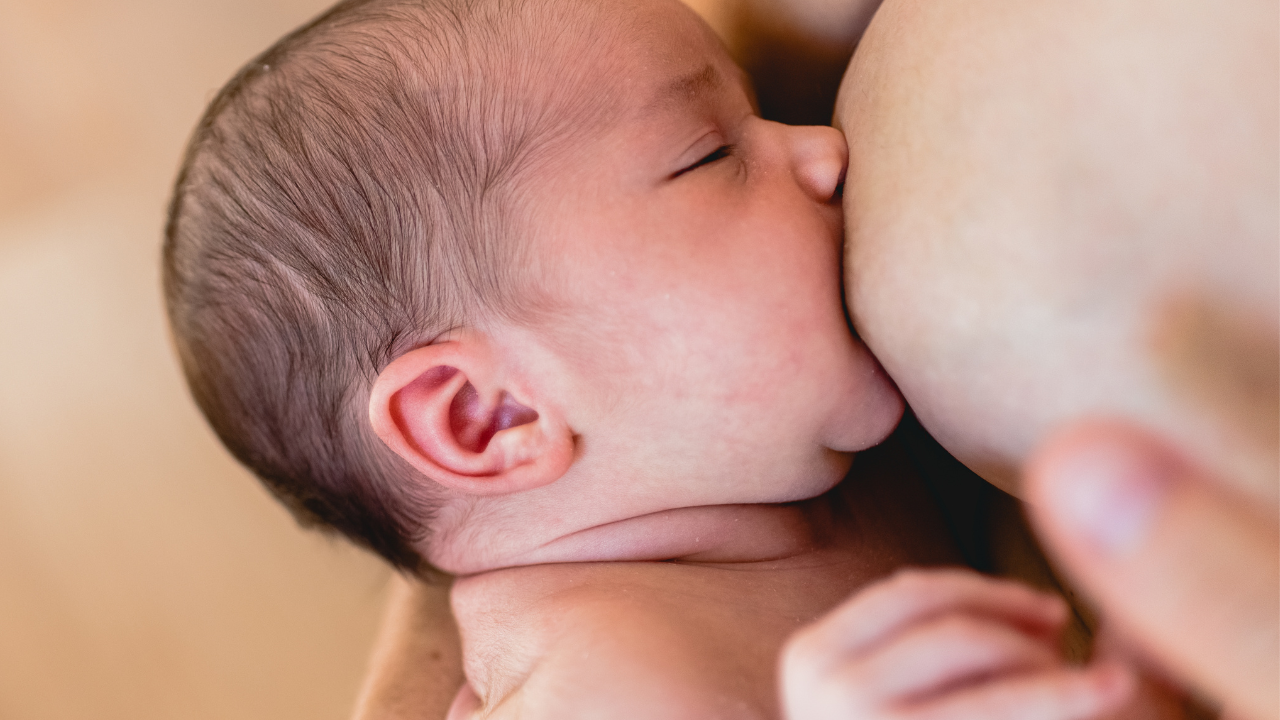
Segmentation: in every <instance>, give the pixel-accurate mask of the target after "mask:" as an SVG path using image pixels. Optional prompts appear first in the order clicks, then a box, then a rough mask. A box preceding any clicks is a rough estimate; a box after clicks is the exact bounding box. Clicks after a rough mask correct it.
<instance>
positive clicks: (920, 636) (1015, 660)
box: [832, 616, 1061, 704]
mask: <svg viewBox="0 0 1280 720" xmlns="http://www.w3.org/2000/svg"><path fill="white" fill-rule="evenodd" d="M1060 664H1061V663H1060V661H1059V660H1058V652H1057V648H1056V647H1055V646H1054V645H1052V644H1050V643H1048V642H1045V641H1043V640H1035V639H1033V638H1031V637H1029V636H1027V635H1025V634H1023V633H1020V632H1018V631H1017V630H1015V629H1013V628H1011V627H1009V626H1008V625H1004V624H1002V623H999V622H994V621H991V620H987V619H983V618H976V617H971V616H946V617H942V618H938V619H936V620H933V621H931V622H927V623H924V624H921V625H915V626H912V627H911V628H910V629H908V630H907V631H905V632H904V633H902V634H901V635H900V636H897V637H895V638H894V639H893V640H892V641H890V642H889V644H887V645H884V646H881V647H880V648H879V649H878V650H877V651H875V652H873V653H871V654H870V655H869V656H867V657H864V658H862V659H860V660H856V661H853V662H850V663H847V664H846V665H845V666H844V667H843V668H842V669H841V670H840V671H837V672H834V673H832V676H833V677H836V676H842V677H841V681H843V682H846V683H849V684H850V685H851V686H857V687H865V688H867V689H868V690H867V691H866V692H867V693H869V694H871V695H872V697H871V698H870V699H871V701H872V702H873V703H876V704H880V703H892V702H901V701H906V700H910V699H912V698H920V697H925V696H930V695H937V694H940V693H943V692H949V691H953V690H955V689H957V688H959V687H961V686H963V685H965V684H967V683H973V682H978V681H981V680H983V679H988V678H991V677H995V676H999V675H1009V674H1016V673H1024V672H1030V671H1034V670H1047V669H1049V668H1053V667H1056V666H1059V665H1060Z"/></svg>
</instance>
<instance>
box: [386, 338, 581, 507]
mask: <svg viewBox="0 0 1280 720" xmlns="http://www.w3.org/2000/svg"><path fill="white" fill-rule="evenodd" d="M495 360H496V358H494V357H493V355H492V350H491V348H490V346H489V345H488V343H486V342H485V341H484V338H483V337H481V336H479V335H476V334H471V333H462V334H459V335H458V339H455V340H448V341H444V342H440V343H436V344H433V345H427V346H425V347H420V348H417V349H415V350H410V351H409V352H407V353H405V354H404V355H401V356H400V357H398V358H396V359H395V360H394V361H392V363H391V364H390V365H388V366H387V367H386V369H384V370H383V371H382V372H381V373H379V375H378V378H377V380H375V381H374V384H373V391H372V393H371V394H370V397H369V422H370V423H371V424H372V426H373V430H374V432H376V433H377V434H378V437H380V438H382V442H384V443H386V445H387V447H389V448H391V450H392V451H393V452H395V453H396V454H397V455H399V456H400V457H402V458H404V459H405V460H406V461H407V462H408V463H409V464H410V465H412V466H413V467H415V468H416V469H417V470H418V471H419V472H421V473H422V474H423V475H425V476H426V477H427V478H429V479H431V480H433V481H435V482H437V483H439V484H441V485H444V486H446V487H449V488H452V489H454V490H458V491H460V492H463V493H466V494H469V495H503V494H508V493H514V492H521V491H524V490H532V489H534V488H537V487H541V486H543V485H546V484H548V483H551V482H554V481H555V480H557V479H559V478H560V477H561V476H562V475H564V473H565V471H566V470H568V469H569V465H570V464H571V463H572V462H573V450H574V440H573V433H572V431H571V430H570V429H569V428H568V426H567V425H566V424H565V422H564V420H563V418H561V417H559V415H558V413H556V412H555V411H554V410H553V409H551V408H550V407H549V405H548V404H547V403H545V402H543V401H542V399H539V398H533V397H522V396H521V395H523V394H524V393H525V392H527V391H523V390H515V389H514V388H510V387H505V386H504V385H505V382H504V379H503V377H502V376H501V373H500V372H498V367H499V365H498V363H497V362H495Z"/></svg>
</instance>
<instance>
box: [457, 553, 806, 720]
mask: <svg viewBox="0 0 1280 720" xmlns="http://www.w3.org/2000/svg"><path fill="white" fill-rule="evenodd" d="M715 575H716V573H715V572H714V571H710V570H707V569H705V568H689V567H687V566H680V565H675V564H672V563H579V564H572V565H547V566H534V567H525V568H515V569H512V570H503V571H498V572H496V573H486V574H485V576H478V577H476V578H467V579H465V580H463V581H461V582H460V583H459V585H458V587H457V588H456V589H455V597H454V605H455V613H456V614H457V617H458V622H459V626H460V628H461V630H462V636H463V653H464V665H465V667H466V670H467V677H468V681H469V682H470V683H471V686H472V688H473V690H474V691H475V693H476V695H477V696H478V697H479V698H480V705H481V709H480V710H479V711H478V712H477V713H476V716H477V717H487V718H507V717H518V718H542V717H548V718H552V717H554V718H575V717H584V718H586V717H592V718H597V717H610V718H624V719H625V718H632V717H634V718H674V719H677V720H678V719H680V718H686V717H687V718H691V719H692V718H705V717H715V716H726V715H727V716H731V717H742V718H752V717H757V716H759V717H766V716H771V715H773V714H774V712H775V707H774V703H775V701H774V699H773V698H772V686H773V683H772V678H771V673H772V664H773V660H772V651H773V650H774V649H776V645H777V644H778V643H780V642H781V637H782V636H783V635H784V634H785V632H786V631H787V630H788V629H789V628H778V629H777V630H776V631H775V632H773V633H770V632H768V631H766V632H763V633H760V634H757V635H756V636H755V641H752V642H748V643H746V646H744V644H743V642H742V639H743V638H742V635H743V627H742V625H741V622H740V621H741V618H740V617H739V613H737V612H735V611H734V610H733V609H732V608H726V607H724V605H723V603H721V602H718V601H719V600H720V599H721V598H718V597H716V595H717V593H716V592H715V588H716V586H717V585H718V584H719V583H717V582H716V577H715ZM726 610H727V612H726ZM756 630H758V628H757V629H756ZM772 635H777V636H778V637H776V638H773V637H771V636H772ZM750 646H755V647H757V648H758V649H757V650H755V651H753V650H752V648H751V647H750Z"/></svg>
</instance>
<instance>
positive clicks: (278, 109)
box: [163, 0, 591, 572]
mask: <svg viewBox="0 0 1280 720" xmlns="http://www.w3.org/2000/svg"><path fill="white" fill-rule="evenodd" d="M535 4H537V3H536V0H528V1H522V0H350V1H348V2H342V3H340V4H339V5H337V6H336V7H334V8H332V9H331V10H329V11H328V12H326V13H325V14H324V15H322V16H320V17H319V18H317V19H316V20H314V21H313V22H311V23H309V24H308V25H306V26H304V27H302V28H300V29H298V30H297V31H295V32H293V33H292V34H290V35H288V36H287V37H285V38H284V39H283V40H281V41H280V42H279V43H277V44H276V45H275V46H273V47H272V48H270V49H269V50H267V51H266V52H265V53H263V54H262V55H261V56H259V57H258V58H256V59H255V60H253V61H252V62H251V63H249V65H248V66H246V67H245V68H244V69H243V70H241V71H240V73H239V74H237V75H236V77H235V78H233V79H232V80H231V82H230V83H229V84H228V85H227V86H226V87H225V88H223V89H222V91H221V92H220V93H219V94H218V95H217V96H216V98H215V99H214V100H213V102H212V104H211V105H210V106H209V108H208V110H207V111H206V113H205V115H204V117H203V119H202V120H201V121H200V124H199V126H198V127H197V129H196V131H195V134H194V136H193V138H192V139H191V142H190V145H189V147H188V149H187V153H186V156H185V160H184V162H183V165H182V169H181V172H180V174H179V176H178V180H177V183H176V187H175V190H174V195H173V199H172V204H171V206H170V210H169V218H168V225H167V229H166V238H165V246H164V261H163V263H164V268H163V272H164V290H165V298H166V301H167V305H168V312H169V318H170V322H171V325H172V330H173V336H174V341H175V344H176V346H177V350H178V354H179V356H180V359H181V362H182V367H183V370H184V372H185V373H186V377H187V380H188V383H189V384H190V387H191V390H192V393H193V395H194V396H195V399H196V402H197V403H198V404H199V406H200V408H201V410H202V411H203V412H204V414H205V417H206V418H207V419H208V421H209V423H210V424H211V425H212V426H213V429H214V430H215V432H216V433H217V434H218V436H219V438H221V440H222V441H223V443H225V444H226V446H227V447H228V448H229V449H230V450H231V452H232V453H233V454H234V455H235V456H236V457H237V458H238V459H239V460H240V461H241V462H243V463H244V464H245V465H247V466H248V467H249V468H250V469H252V470H253V472H254V473H255V474H257V476H258V477H259V478H261V479H262V481H263V482H264V483H265V484H266V486H267V487H268V488H270V490H271V491H272V493H273V494H274V495H275V496H276V497H277V498H279V499H280V500H281V501H282V502H284V504H285V505H287V506H288V507H289V509H290V510H291V511H292V512H293V514H294V515H295V517H297V518H298V520H299V522H300V523H302V524H303V525H305V526H316V527H321V528H328V529H332V530H336V531H338V532H340V533H342V534H344V535H346V536H348V537H349V538H351V539H353V540H355V541H356V542H358V543H360V544H362V545H364V546H366V547H368V548H370V549H372V550H373V551H375V552H377V553H378V554H380V555H381V556H383V557H384V558H386V559H387V560H388V561H390V562H391V563H392V564H393V565H395V566H396V567H399V568H401V569H404V570H408V571H410V572H423V571H427V570H429V569H430V568H429V566H427V565H426V564H425V563H424V560H423V554H422V553H421V552H420V548H422V547H424V544H426V543H429V542H430V533H429V532H428V530H429V527H430V520H431V518H432V515H433V512H434V511H435V509H436V508H437V507H438V506H439V491H438V489H437V487H438V486H435V485H434V484H433V483H430V482H422V481H421V477H420V476H416V472H415V471H414V470H413V469H412V468H411V467H410V466H409V465H408V464H407V463H405V462H404V461H403V460H401V459H400V458H399V457H398V456H396V455H395V454H394V453H392V452H391V451H390V450H389V449H387V448H386V447H385V446H384V445H383V444H382V442H381V441H380V440H379V439H378V438H377V436H376V435H375V434H374V433H373V431H372V429H371V427H370V424H369V420H368V402H369V392H370V388H371V387H372V384H373V382H374V380H375V379H376V377H377V375H378V373H379V372H380V371H381V370H382V369H383V368H384V367H385V366H386V365H387V364H388V363H389V362H390V361H391V360H393V359H394V358H396V357H397V356H399V355H400V354H402V353H404V352H406V351H408V350H410V349H413V348H415V347H420V346H422V345H426V344H429V343H430V342H432V341H433V339H435V338H437V337H439V336H440V335H441V334H443V333H444V332H446V331H448V330H450V329H452V328H456V327H460V326H463V325H466V324H467V323H469V322H474V321H476V319H477V318H478V317H481V316H483V315H484V314H486V313H496V314H500V315H502V316H507V317H510V316H511V315H512V313H516V314H517V315H518V308H517V307H516V306H517V305H518V304H519V302H518V301H519V299H520V298H521V297H522V295H523V293H522V287H521V284H522V281H523V280H524V277H525V276H526V275H527V273H524V272H517V268H518V267H519V266H520V265H521V263H520V262H518V256H519V254H520V251H521V248H522V246H523V244H522V243H520V242H517V240H518V239H519V236H520V235H521V234H522V233H523V232H524V230H523V229H522V225H521V223H520V220H519V213H517V212H516V211H515V208H516V207H517V206H518V202H517V200H518V196H519V188H520V184H519V183H517V182H516V181H517V180H520V179H521V178H522V177H523V176H525V175H527V174H528V173H529V171H530V169H531V168H533V167H535V166H536V165H537V164H538V162H539V148H543V147H545V146H546V145H547V144H548V143H549V142H550V141H551V140H552V139H553V138H554V137H555V136H557V135H558V134H564V132H565V130H566V128H568V127H570V126H572V124H574V123H577V122H581V121H582V120H583V118H582V117H581V112H580V110H581V108H578V109H577V110H575V109H574V108H572V107H570V105H572V104H573V103H572V102H571V101H570V102H568V103H566V102H565V101H564V99H563V98H562V99H561V100H559V101H556V102H559V103H560V105H562V106H556V102H550V103H537V102H528V101H527V100H528V98H527V97H524V99H523V100H521V101H519V102H517V101H514V100H512V97H517V96H521V91H522V88H527V87H528V86H529V83H530V79H529V78H530V76H531V74H532V73H536V72H543V71H547V68H541V69H539V68H537V67H535V66H536V65H537V60H536V57H534V56H533V55H531V54H530V53H529V52H528V48H530V47H533V46H534V45H536V44H537V43H539V42H543V43H545V42H546V38H547V35H546V34H547V33H548V32H550V33H552V34H553V35H554V34H555V33H557V32H558V33H572V32H574V28H573V27H571V25H572V23H568V24H566V23H564V22H563V21H562V20H563V18H561V19H560V20H553V21H549V22H548V23H545V24H544V23H536V24H532V25H531V24H530V23H529V22H528V19H529V17H530V13H529V8H530V6H532V5H535ZM543 4H545V3H543ZM590 4H591V3H582V5H581V7H580V8H579V10H581V8H584V7H589V6H590ZM552 72H555V71H552ZM561 75H562V76H563V71H561ZM525 95H527V93H525Z"/></svg>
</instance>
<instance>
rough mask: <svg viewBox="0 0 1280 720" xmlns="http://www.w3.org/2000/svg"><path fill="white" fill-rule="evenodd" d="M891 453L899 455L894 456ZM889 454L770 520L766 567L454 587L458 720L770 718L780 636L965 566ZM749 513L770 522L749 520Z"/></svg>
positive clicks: (765, 527) (701, 564)
mask: <svg viewBox="0 0 1280 720" xmlns="http://www.w3.org/2000/svg"><path fill="white" fill-rule="evenodd" d="M891 445H892V444H891ZM905 465H906V461H905V458H904V457H903V456H902V455H901V454H900V451H898V450H897V449H896V448H895V447H892V446H890V447H886V448H883V449H877V450H875V451H872V452H869V453H864V454H862V455H860V456H859V459H858V462H856V463H855V465H854V471H853V475H852V477H851V479H850V480H848V481H846V482H845V483H843V484H842V485H841V486H840V487H839V488H838V489H837V490H836V491H833V492H832V493H830V494H828V495H826V496H824V497H822V498H819V499H816V500H812V501H807V502H805V503H800V504H798V505H787V506H773V507H769V508H767V511H768V512H770V513H772V514H773V515H774V516H775V517H774V518H773V521H772V522H761V518H759V517H756V518H754V519H752V518H750V517H744V522H751V523H753V526H754V527H756V528H758V531H759V532H758V534H757V538H756V540H755V551H756V552H757V553H758V556H757V557H755V558H751V557H742V556H740V557H738V558H737V560H736V561H734V562H716V561H715V558H713V557H709V556H708V557H706V558H705V559H702V560H697V561H689V560H682V559H679V558H676V559H673V561H671V562H630V563H567V564H554V565H536V566H529V567H520V568H512V569H507V570H499V571H494V572H488V573H482V574H480V575H476V576H472V577H468V578H463V579H461V580H459V581H458V582H457V583H456V584H455V586H454V589H453V608H454V614H455V616H456V617H457V619H458V624H459V627H460V629H461V631H462V638H463V648H464V663H465V667H466V670H467V678H468V681H469V687H468V688H464V690H463V691H462V692H461V693H460V694H459V696H458V699H457V701H456V702H455V705H454V708H453V714H451V715H450V716H449V717H450V718H451V719H452V718H462V717H494V718H506V717H529V718H579V717H580V718H605V717H607V718H623V719H625V718H637V719H638V720H639V719H651V718H664V719H666V718H670V719H673V720H676V719H683V718H688V719H689V720H701V719H702V718H712V717H725V718H776V717H779V716H780V714H781V713H780V708H779V704H778V703H779V701H778V697H777V692H776V685H777V680H776V677H775V673H776V668H777V657H778V651H779V649H780V647H781V646H782V643H783V641H784V640H785V639H786V637H787V636H788V635H789V634H791V633H792V632H793V631H795V630H796V629H797V628H799V627H800V626H801V625H803V624H805V623H807V622H810V621H812V620H814V619H816V618H818V617H819V616H821V615H822V614H824V613H825V612H827V611H828V610H829V609H831V608H832V607H834V606H835V605H836V604H837V603H839V602H840V601H841V600H842V599H843V598H845V597H846V596H848V595H849V594H850V593H852V592H854V591H856V590H857V589H858V588H859V587H861V586H863V585H865V584H866V583H868V582H870V581H872V580H875V579H877V578H880V577H883V576H885V575H886V574H888V573H890V572H892V571H893V570H894V569H896V568H898V567H901V566H903V565H905V564H915V565H920V564H938V563H948V562H950V563H954V562H957V561H958V557H957V556H956V554H955V552H954V550H953V549H952V545H951V542H950V538H949V536H948V535H947V533H946V531H945V530H944V527H943V523H942V520H941V517H940V516H939V515H938V513H937V509H936V508H935V507H934V505H933V503H932V500H931V499H930V498H929V497H928V496H927V494H926V493H925V492H924V490H923V487H922V486H921V485H920V484H919V481H918V480H917V479H916V478H915V477H913V476H912V475H911V474H909V473H906V472H903V468H904V467H905ZM746 509H747V510H752V511H753V513H754V512H756V511H758V510H760V509H761V508H746Z"/></svg>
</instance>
